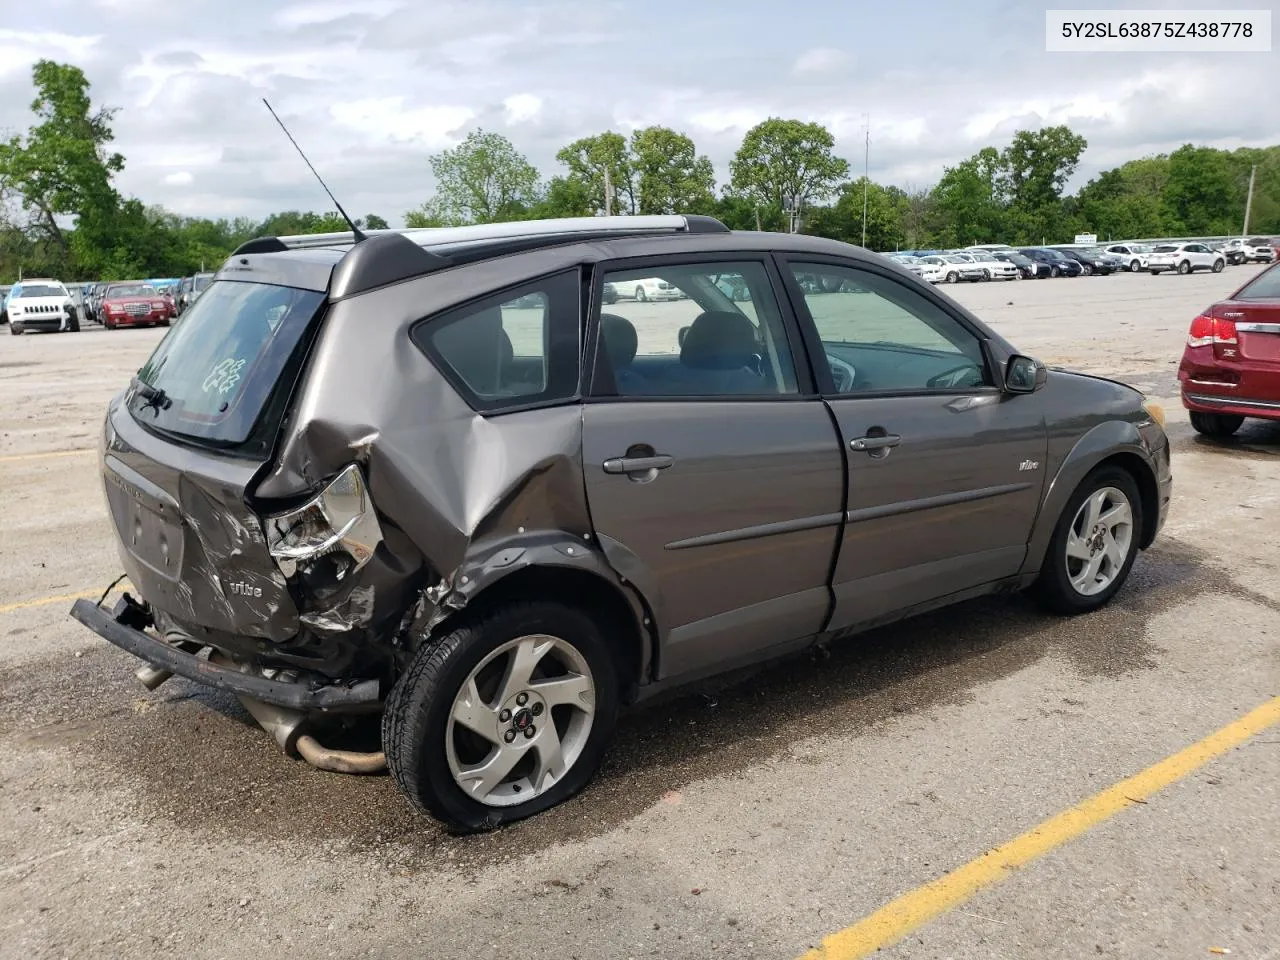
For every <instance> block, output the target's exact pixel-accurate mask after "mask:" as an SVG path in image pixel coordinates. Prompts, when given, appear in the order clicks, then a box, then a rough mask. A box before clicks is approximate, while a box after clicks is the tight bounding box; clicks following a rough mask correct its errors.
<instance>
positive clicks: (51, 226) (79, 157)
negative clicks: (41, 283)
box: [0, 60, 124, 260]
mask: <svg viewBox="0 0 1280 960" xmlns="http://www.w3.org/2000/svg"><path fill="white" fill-rule="evenodd" d="M31 77H32V81H33V82H34V84H35V88H36V98H35V100H34V101H33V102H32V104H31V110H32V112H33V113H34V114H35V115H36V118H37V120H38V122H37V123H36V124H35V125H34V126H33V127H31V129H30V130H29V131H28V132H27V134H26V136H14V137H11V138H10V139H9V140H8V142H6V143H0V182H3V183H5V184H6V185H7V187H8V188H10V189H11V190H13V191H14V192H15V193H16V194H17V196H18V198H19V202H20V204H21V206H22V208H23V209H24V210H25V211H27V212H28V213H29V214H30V215H31V217H32V222H31V227H32V228H33V230H35V231H36V232H37V233H39V234H43V235H45V236H47V237H49V238H50V239H52V240H53V241H54V243H56V244H57V246H58V247H59V248H60V249H61V250H62V253H63V257H64V259H65V258H66V255H67V254H69V253H70V252H72V251H71V240H70V239H69V238H68V237H67V236H66V234H65V232H64V231H63V229H62V227H61V226H60V225H59V223H58V218H59V217H63V216H75V217H77V218H78V222H77V228H78V229H77V231H76V232H77V234H79V235H80V236H79V237H78V240H79V241H80V242H79V243H78V244H77V247H78V249H77V251H76V252H77V253H79V254H80V255H81V256H82V257H83V258H85V259H88V260H92V259H93V258H94V256H95V255H96V253H97V249H96V247H95V245H99V244H102V243H103V242H104V241H106V240H107V239H108V235H109V233H110V231H111V229H112V224H113V214H114V213H115V211H116V209H117V207H118V206H119V203H120V197H119V194H117V193H116V190H115V188H114V187H113V186H112V183H111V178H112V176H113V174H115V173H118V172H119V171H120V170H122V169H124V157H123V156H121V155H120V154H119V153H115V152H111V151H109V150H108V148H107V145H108V144H110V143H111V141H112V139H113V138H114V135H113V134H112V131H111V120H112V117H113V116H114V115H115V111H114V110H113V109H111V108H109V107H99V108H98V109H97V110H94V108H93V103H92V101H91V99H90V97H89V81H88V79H86V77H85V75H84V72H83V71H82V70H81V69H80V68H79V67H75V66H71V65H69V64H61V63H55V62H54V61H52V60H40V61H38V62H37V63H36V64H35V66H34V67H33V68H32V70H31Z"/></svg>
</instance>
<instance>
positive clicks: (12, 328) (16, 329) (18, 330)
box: [9, 320, 22, 337]
mask: <svg viewBox="0 0 1280 960" xmlns="http://www.w3.org/2000/svg"><path fill="white" fill-rule="evenodd" d="M9 335H10V336H14V337H20V336H22V324H20V323H14V322H13V321H12V320H11V321H9Z"/></svg>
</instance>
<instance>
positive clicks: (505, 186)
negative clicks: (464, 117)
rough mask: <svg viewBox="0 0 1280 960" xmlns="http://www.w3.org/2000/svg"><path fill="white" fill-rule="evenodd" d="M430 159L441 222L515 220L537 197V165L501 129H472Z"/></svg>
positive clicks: (437, 210) (436, 207) (436, 203)
mask: <svg viewBox="0 0 1280 960" xmlns="http://www.w3.org/2000/svg"><path fill="white" fill-rule="evenodd" d="M430 163H431V172H432V173H433V174H434V175H435V178H436V195H435V197H434V199H433V201H432V204H431V207H432V210H433V211H434V216H436V217H438V218H439V219H440V221H441V222H443V223H445V224H448V225H457V224H464V223H495V222H497V221H500V220H518V219H520V218H521V217H523V216H525V214H526V211H527V210H528V208H529V206H531V205H532V204H533V203H534V202H535V201H536V199H537V195H538V182H539V177H538V171H537V170H536V169H535V168H534V166H533V164H531V163H529V161H528V160H526V159H525V157H524V155H523V154H522V153H520V151H519V150H517V149H516V148H515V145H514V144H513V143H512V142H511V141H510V140H508V139H507V138H506V137H504V136H502V134H499V133H487V132H486V131H484V130H473V131H471V133H469V134H467V136H466V139H464V140H463V141H462V143H460V144H458V146H456V147H454V148H453V149H451V150H445V151H443V152H442V153H437V154H435V155H433V156H432V157H430Z"/></svg>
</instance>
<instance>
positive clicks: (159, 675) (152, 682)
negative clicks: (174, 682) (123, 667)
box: [133, 663, 173, 690]
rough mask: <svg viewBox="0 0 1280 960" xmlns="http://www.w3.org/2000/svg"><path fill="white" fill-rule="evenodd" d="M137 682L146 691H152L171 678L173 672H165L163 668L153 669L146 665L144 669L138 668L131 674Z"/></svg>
mask: <svg viewBox="0 0 1280 960" xmlns="http://www.w3.org/2000/svg"><path fill="white" fill-rule="evenodd" d="M133 675H134V676H135V677H137V678H138V681H139V682H140V683H141V684H142V685H143V686H144V687H146V688H147V689H148V690H154V689H155V688H156V687H158V686H160V684H162V683H164V682H165V681H166V680H168V679H169V678H170V677H172V676H173V671H171V670H166V669H165V668H164V667H153V666H152V665H151V664H149V663H148V664H147V665H146V666H145V667H139V668H138V669H137V670H135V671H134V672H133Z"/></svg>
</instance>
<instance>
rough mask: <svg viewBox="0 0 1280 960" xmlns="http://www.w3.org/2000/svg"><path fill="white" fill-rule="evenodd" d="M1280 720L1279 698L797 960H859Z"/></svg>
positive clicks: (918, 890)
mask: <svg viewBox="0 0 1280 960" xmlns="http://www.w3.org/2000/svg"><path fill="white" fill-rule="evenodd" d="M1277 723H1280V697H1276V698H1274V699H1273V700H1270V701H1268V702H1267V703H1264V704H1263V705H1262V706H1260V707H1258V708H1257V709H1255V710H1252V711H1250V712H1249V713H1247V714H1245V715H1244V716H1243V717H1240V718H1239V719H1238V720H1235V721H1234V722H1232V723H1229V724H1227V725H1226V726H1225V727H1223V728H1222V729H1221V730H1219V731H1218V732H1217V733H1212V734H1210V735H1209V736H1207V737H1205V738H1204V739H1203V740H1201V741H1200V742H1199V743H1194V744H1192V745H1191V746H1189V747H1187V748H1186V749H1184V750H1180V751H1179V752H1177V753H1175V754H1174V755H1173V756H1171V757H1168V758H1166V759H1164V760H1161V761H1160V762H1159V763H1157V764H1156V765H1155V766H1152V767H1148V768H1147V769H1146V770H1143V771H1142V772H1141V773H1139V774H1136V775H1135V776H1132V777H1129V779H1127V780H1121V781H1120V782H1119V783H1117V784H1115V785H1114V786H1112V787H1109V788H1108V789H1106V790H1103V791H1102V792H1101V793H1099V794H1095V795H1094V796H1092V797H1090V798H1089V799H1087V800H1084V801H1083V802H1081V803H1078V804H1076V805H1075V806H1074V807H1072V808H1070V809H1069V810H1064V811H1063V812H1062V813H1060V814H1058V815H1057V816H1054V817H1050V818H1049V819H1048V820H1046V821H1044V822H1043V823H1041V824H1040V825H1039V826H1038V827H1035V828H1033V829H1032V830H1030V831H1028V832H1027V833H1024V834H1022V836H1020V837H1016V838H1015V839H1013V840H1010V841H1009V842H1008V843H1006V844H1003V845H1002V846H999V847H996V848H995V849H994V850H989V851H987V852H986V853H985V854H983V855H982V856H981V857H979V858H977V859H976V860H971V861H969V862H968V863H966V864H965V865H964V866H962V867H960V868H959V869H958V870H954V871H952V872H951V873H949V874H947V875H946V876H945V877H939V878H938V879H937V880H934V881H933V882H932V883H927V884H925V885H924V886H922V887H917V888H916V889H915V890H912V891H910V892H909V893H905V894H903V895H902V896H900V897H898V899H896V900H894V901H893V902H892V903H888V904H886V905H885V906H883V907H881V908H880V909H879V910H877V911H876V912H875V913H873V914H871V915H870V916H867V917H864V918H863V919H862V920H859V921H858V922H857V923H855V924H853V926H850V927H846V928H845V929H843V930H840V931H839V932H837V933H833V934H831V935H830V936H829V937H827V938H826V939H824V940H823V941H822V944H821V945H820V946H818V947H816V948H814V949H813V950H810V951H809V952H808V953H806V954H804V956H803V958H802V960H858V958H860V957H865V956H867V955H869V954H872V953H875V952H876V951H877V950H883V949H884V948H886V947H890V946H892V945H893V944H895V943H897V942H898V941H899V940H901V939H902V938H903V937H905V936H906V935H907V934H909V933H910V932H911V931H912V930H915V929H916V928H917V927H920V926H922V925H923V924H925V923H927V922H928V921H930V920H932V919H933V918H934V917H936V916H938V915H939V914H942V913H945V912H946V911H948V910H951V909H952V908H954V907H957V906H959V905H960V904H962V903H964V902H965V901H966V900H968V899H969V898H970V897H972V896H973V895H974V894H976V893H977V892H978V891H979V890H982V889H983V888H984V887H989V886H992V885H993V884H996V883H999V882H1000V881H1001V880H1003V879H1004V878H1005V877H1007V876H1008V875H1009V874H1010V872H1011V871H1013V870H1016V869H1017V868H1018V867H1022V866H1026V865H1027V864H1028V863H1030V862H1031V861H1032V860H1035V859H1036V858H1037V857H1040V856H1043V855H1044V854H1046V853H1048V852H1049V851H1051V850H1053V849H1055V848H1057V847H1060V846H1062V845H1063V844H1065V843H1067V842H1068V841H1070V840H1073V839H1075V838H1076V837H1078V836H1080V835H1081V834H1083V833H1084V832H1085V831H1087V830H1089V829H1090V828H1092V827H1095V826H1097V825H1098V824H1100V823H1102V822H1103V821H1104V820H1107V819H1108V818H1110V817H1112V816H1114V815H1115V814H1117V813H1119V812H1120V811H1121V810H1124V809H1125V808H1126V807H1130V806H1132V805H1133V804H1135V803H1141V802H1144V801H1145V800H1146V798H1147V797H1149V796H1151V795H1152V794H1154V793H1156V792H1157V791H1159V790H1161V789H1163V788H1164V787H1167V786H1169V785H1170V784H1172V783H1175V782H1176V781H1178V780H1181V779H1182V778H1183V777H1185V776H1187V775H1188V774H1189V773H1192V772H1194V771H1196V770H1198V769H1200V768H1201V767H1203V766H1204V765H1205V764H1206V763H1208V762H1209V761H1210V760H1213V759H1214V758H1215V757H1219V756H1221V755H1222V754H1224V753H1226V752H1227V751H1228V750H1231V749H1233V748H1234V747H1238V746H1240V744H1242V743H1244V742H1245V741H1246V740H1248V739H1249V738H1250V737H1252V736H1255V735H1256V734H1258V733H1261V732H1262V731H1263V730H1266V729H1267V728H1268V727H1272V726H1275V725H1276V724H1277Z"/></svg>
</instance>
